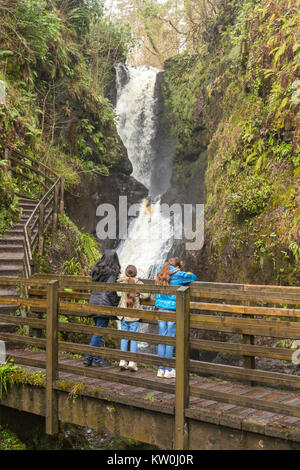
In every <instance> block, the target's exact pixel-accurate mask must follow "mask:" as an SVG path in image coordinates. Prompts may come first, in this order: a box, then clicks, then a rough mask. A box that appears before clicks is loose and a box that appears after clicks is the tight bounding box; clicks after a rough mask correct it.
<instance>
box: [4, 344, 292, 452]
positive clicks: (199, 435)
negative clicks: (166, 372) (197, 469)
mask: <svg viewBox="0 0 300 470" xmlns="http://www.w3.org/2000/svg"><path fill="white" fill-rule="evenodd" d="M8 354H9V355H10V356H11V357H13V358H14V359H15V362H16V363H18V358H19V359H20V360H21V362H24V361H25V362H26V359H27V360H28V362H30V361H35V362H37V363H38V362H39V361H40V363H41V368H39V367H32V366H31V367H30V366H23V369H24V370H26V371H28V372H30V373H31V372H34V373H36V372H41V371H43V372H44V370H45V369H44V368H45V362H46V355H45V353H41V352H32V351H28V350H21V349H17V350H10V351H8ZM59 363H60V365H61V366H62V367H64V368H65V370H68V367H69V368H72V367H74V366H76V367H78V368H80V369H81V372H82V375H77V374H72V373H68V372H60V373H59V381H58V386H57V390H60V391H61V392H64V393H66V390H65V388H66V384H68V387H69V391H68V393H70V390H71V389H72V386H71V384H78V383H83V384H84V385H85V387H84V388H81V390H80V393H79V395H78V397H76V399H75V400H74V404H73V405H74V407H75V405H76V401H77V400H78V401H80V400H81V399H82V398H83V397H93V398H95V397H97V398H98V399H99V400H104V401H105V402H107V404H108V405H107V406H106V408H110V409H112V408H111V407H112V406H113V407H115V406H116V405H117V404H119V405H125V406H126V407H130V409H132V408H136V409H137V410H148V411H150V412H153V413H157V412H159V414H161V415H171V416H173V415H174V411H175V394H174V391H175V379H168V380H166V379H159V378H157V377H156V373H155V371H154V370H150V369H146V368H141V369H139V371H138V372H137V373H134V376H135V377H136V378H138V379H141V380H143V381H147V382H151V384H152V387H153V389H152V390H151V389H150V390H149V388H143V387H136V386H132V385H126V384H125V383H118V380H119V379H120V378H121V379H122V380H126V378H128V379H129V380H130V379H131V378H132V375H133V373H132V372H129V371H120V370H119V368H118V367H103V368H101V369H102V373H105V372H107V373H110V374H111V376H115V379H116V380H115V381H106V380H100V379H97V378H91V377H86V376H85V375H84V374H85V373H86V372H87V369H86V368H84V367H82V360H79V359H74V358H72V357H68V356H66V355H60V356H59ZM88 372H89V373H90V374H92V373H94V374H95V375H97V373H98V372H99V368H98V367H93V368H89V370H88ZM158 383H159V384H162V385H165V386H166V388H169V389H170V392H161V391H157V390H155V389H156V388H157V387H158ZM59 384H61V385H59ZM190 385H191V387H195V388H197V389H198V390H199V391H201V392H202V393H203V394H204V395H205V393H206V391H207V390H210V391H213V392H216V393H218V392H226V393H228V394H235V395H237V394H238V395H239V396H240V397H242V398H243V399H245V400H246V399H247V400H251V399H253V398H255V399H259V400H262V401H264V402H265V404H266V407H267V406H268V403H269V405H272V404H275V403H280V404H281V405H284V404H286V405H294V406H299V405H300V396H299V394H297V393H291V392H287V391H280V390H274V389H271V388H267V387H260V386H256V387H251V386H247V385H243V384H237V383H235V384H234V383H232V382H229V381H226V380H222V379H216V378H214V379H212V378H208V377H200V376H197V377H196V376H195V375H191V376H190ZM172 389H173V392H172ZM70 396H71V395H70ZM70 396H69V405H70V406H71V407H72V399H70ZM77 404H78V402H77ZM31 406H32V405H31ZM65 411H66V410H65ZM70 414H72V413H70ZM75 414H76V413H75ZM109 414H110V415H112V416H111V417H110V421H111V427H110V430H111V431H112V432H115V430H116V428H117V429H119V431H120V425H119V424H118V423H116V422H115V416H114V415H115V413H114V412H113V411H111V412H110V413H109ZM186 416H187V417H188V418H191V420H192V421H193V426H194V428H195V429H196V428H197V425H195V422H198V423H197V424H198V427H199V429H200V428H202V432H199V430H198V431H197V432H195V436H193V435H192V436H190V439H191V445H190V449H193V448H194V449H199V448H205V449H210V448H211V449H222V448H223V449H224V448H237V447H239V446H240V448H244V446H245V437H246V435H245V432H247V433H248V441H249V440H250V441H252V443H253V442H254V441H255V438H254V436H255V435H256V437H257V435H258V437H257V439H256V447H257V448H264V446H266V447H267V448H274V449H275V448H276V446H279V448H293V447H294V448H298V447H299V448H300V418H296V417H292V416H286V415H283V414H278V413H272V412H269V411H261V410H260V411H259V410H256V409H254V408H250V407H247V406H237V405H232V404H228V403H224V402H219V401H215V400H207V399H205V398H197V397H191V398H190V404H189V407H188V408H187V410H186ZM119 417H120V416H119ZM69 420H70V421H71V420H72V418H71V417H70V418H69ZM140 420H141V422H142V423H143V419H142V412H141V413H140ZM71 422H72V421H71ZM199 423H200V424H199ZM78 424H82V423H78ZM165 424H166V423H165ZM209 424H212V425H215V426H218V427H220V426H222V427H223V428H224V429H227V431H228V432H227V438H226V437H225V434H224V436H222V438H221V439H219V441H217V440H216V439H214V438H213V437H212V434H213V429H214V426H213V427H212V428H210V427H209ZM94 427H95V426H94ZM157 428H158V430H159V429H160V430H161V432H162V428H161V426H160V425H157ZM230 429H231V433H232V432H234V431H237V430H238V431H244V437H242V435H241V434H236V433H235V434H230ZM209 431H210V432H209ZM125 432H126V427H125ZM140 432H141V429H140V427H139V426H137V427H136V432H133V430H132V429H127V435H125V437H134V438H135V439H136V438H137V434H139V433H140ZM152 432H153V429H149V432H148V433H147V434H146V435H145V431H144V436H143V435H142V434H141V435H142V437H144V440H145V442H147V443H149V444H159V445H160V446H162V445H163V444H164V442H165V444H166V445H167V448H169V447H168V446H169V441H170V439H169V437H170V435H168V432H166V430H165V431H164V435H163V436H161V438H160V442H159V443H158V442H156V439H155V432H154V435H153V434H152ZM215 432H217V429H215ZM123 433H124V430H123ZM205 433H208V435H207V438H206V439H205V440H203V436H204V435H205ZM230 436H231V437H230ZM249 436H251V437H252V439H249ZM271 438H279V439H280V441H278V440H277V439H275V440H274V441H273V442H272V443H271ZM231 441H232V442H231ZM291 441H292V442H293V444H292V443H291ZM297 443H299V446H298V445H297Z"/></svg>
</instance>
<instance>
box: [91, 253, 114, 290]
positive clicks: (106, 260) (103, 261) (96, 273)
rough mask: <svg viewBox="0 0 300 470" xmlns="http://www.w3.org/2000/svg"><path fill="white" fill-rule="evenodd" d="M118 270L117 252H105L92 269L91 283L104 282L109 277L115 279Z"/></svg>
mask: <svg viewBox="0 0 300 470" xmlns="http://www.w3.org/2000/svg"><path fill="white" fill-rule="evenodd" d="M120 270H121V266H120V262H119V257H118V255H117V252H116V251H115V250H105V251H104V253H103V255H102V258H100V259H99V261H97V263H96V264H95V266H93V268H92V273H91V274H92V281H93V282H106V281H107V279H108V278H109V277H110V276H111V275H114V276H115V277H116V278H117V277H118V275H119V274H120Z"/></svg>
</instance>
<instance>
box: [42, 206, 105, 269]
mask: <svg viewBox="0 0 300 470" xmlns="http://www.w3.org/2000/svg"><path fill="white" fill-rule="evenodd" d="M35 256H36V259H37V260H38V263H39V266H40V268H41V269H42V271H43V272H48V273H50V272H54V273H56V274H69V275H79V274H81V275H88V274H89V273H90V269H91V267H92V266H93V265H94V264H95V263H96V261H98V259H99V258H100V256H101V254H100V251H99V247H98V244H97V241H96V239H95V238H94V237H93V236H92V235H89V234H86V233H83V232H81V231H80V230H79V229H78V227H77V226H76V225H75V224H74V223H73V222H72V221H71V220H70V219H69V217H67V216H66V215H64V216H63V217H62V216H59V227H58V230H57V233H56V236H55V241H54V242H52V240H51V239H50V237H47V238H46V244H45V254H44V256H43V257H41V256H40V255H39V254H38V253H37V254H36V255H35Z"/></svg>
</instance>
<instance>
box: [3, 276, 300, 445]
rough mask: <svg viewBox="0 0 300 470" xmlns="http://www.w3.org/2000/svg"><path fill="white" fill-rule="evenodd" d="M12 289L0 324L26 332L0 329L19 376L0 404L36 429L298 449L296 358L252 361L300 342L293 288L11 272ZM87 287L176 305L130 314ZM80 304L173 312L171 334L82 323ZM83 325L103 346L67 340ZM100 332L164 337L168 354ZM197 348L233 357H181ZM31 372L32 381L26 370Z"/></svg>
mask: <svg viewBox="0 0 300 470" xmlns="http://www.w3.org/2000/svg"><path fill="white" fill-rule="evenodd" d="M11 286H14V287H16V280H15V279H11V278H7V277H2V278H0V287H6V288H10V287H11ZM17 288H18V291H19V295H18V296H9V295H5V296H3V295H2V297H0V321H1V322H5V323H11V324H14V325H17V326H19V327H20V326H25V327H26V329H27V333H26V334H25V335H24V328H23V329H19V332H15V333H7V332H1V333H0V340H2V341H5V342H6V344H7V345H10V346H9V348H8V351H7V355H8V356H9V357H10V358H11V359H13V360H14V363H15V364H19V365H20V366H22V369H23V371H24V373H28V374H29V375H28V377H29V378H30V377H31V379H30V380H29V379H28V380H27V381H26V380H24V381H23V383H22V384H20V383H16V384H15V385H11V387H10V388H9V390H8V393H6V394H5V393H3V394H2V399H1V401H0V403H1V405H2V406H5V407H11V408H16V409H18V410H22V411H26V412H30V413H34V414H37V415H41V416H45V421H46V432H47V433H49V434H55V433H56V432H57V431H58V426H59V421H61V422H68V423H74V424H78V425H81V426H88V427H90V428H93V429H96V430H103V429H106V430H107V431H109V432H111V433H112V434H119V435H122V436H124V437H129V438H133V439H136V440H139V441H142V442H146V443H149V444H152V445H155V446H158V447H160V448H165V449H299V448H300V396H299V389H300V377H299V375H297V372H298V374H299V366H298V369H297V366H296V365H295V366H294V369H291V373H283V372H273V371H271V370H267V369H266V367H264V368H262V367H261V368H260V369H259V368H256V363H255V361H256V360H257V361H259V360H261V358H264V360H265V362H264V363H265V364H266V365H267V364H268V360H270V359H272V360H277V361H278V362H280V361H281V363H283V364H287V365H290V364H292V362H291V361H292V358H294V359H295V358H296V359H297V358H298V359H299V355H298V351H297V350H296V349H295V348H294V349H289V348H284V347H279V346H278V344H276V342H277V343H278V341H279V340H280V339H284V340H287V339H289V340H300V327H299V317H300V309H299V308H298V309H297V306H298V307H299V305H300V288H298V287H284V286H256V285H243V284H218V283H205V282H197V283H193V284H191V285H190V286H188V287H168V286H166V287H165V286H156V285H154V284H153V283H147V284H144V285H132V284H130V285H125V284H106V283H103V284H102V283H92V282H91V281H89V279H88V278H86V277H74V276H58V277H54V276H48V275H36V276H33V277H31V278H30V279H19V280H18V281H17ZM92 289H98V290H99V289H103V290H118V291H129V290H130V291H135V292H149V293H151V294H153V296H154V295H155V294H157V293H165V294H175V295H176V297H177V310H176V314H175V313H174V314H172V313H170V312H160V311H156V310H153V309H151V306H153V303H154V301H153V300H151V301H144V302H143V303H144V304H148V307H147V308H146V309H144V306H143V308H141V309H139V310H138V311H137V310H136V309H121V308H117V307H104V306H94V305H88V304H87V301H88V299H89V292H90V291H91V290H92ZM25 293H27V296H25V295H24V294H25ZM153 296H152V297H153ZM1 305H5V306H6V308H7V305H11V309H12V310H11V312H10V314H8V313H7V310H5V312H6V313H2V310H1ZM149 306H150V307H149ZM91 313H94V314H100V313H101V315H122V316H123V315H126V316H128V317H130V316H132V317H137V316H138V317H140V318H141V321H142V322H146V323H156V322H157V320H159V319H162V320H168V321H174V320H175V319H176V323H177V334H176V338H172V337H164V338H163V341H162V337H161V336H159V335H157V334H152V333H134V332H125V331H124V332H123V331H120V330H118V329H116V328H98V327H95V326H91V324H90V321H88V319H87V316H88V315H89V314H91ZM79 319H80V321H79ZM92 334H101V335H102V336H103V337H104V341H105V346H103V347H101V348H100V349H99V348H94V347H90V346H87V345H86V344H80V343H79V342H78V340H79V339H80V338H82V335H92ZM209 334H210V335H212V334H213V337H211V339H207V338H209ZM205 335H206V336H205ZM234 335H235V336H234ZM85 338H86V337H85ZM110 338H113V339H114V340H118V339H120V338H126V339H131V340H138V341H139V342H147V343H150V344H154V345H157V344H161V343H162V342H163V343H164V344H168V345H174V346H175V347H176V358H174V359H164V360H162V359H161V358H158V356H157V355H155V354H146V353H142V352H138V353H136V354H134V353H130V352H127V353H123V352H121V351H120V350H119V349H116V348H112V347H110V346H111V343H109V341H111V340H110ZM200 338H201V339H200ZM233 338H235V339H236V338H238V339H240V341H239V342H238V343H237V342H234V341H233ZM81 340H82V339H81ZM85 341H86V342H88V338H86V339H85ZM197 350H198V351H207V352H208V351H212V352H213V351H214V352H218V353H223V354H226V355H227V357H231V356H233V357H237V356H239V357H240V358H241V364H239V365H238V366H237V365H227V364H224V363H222V362H221V360H220V361H218V363H215V362H204V361H201V360H196V359H192V358H191V354H190V352H191V351H193V352H194V351H197ZM82 354H92V355H100V356H101V357H103V358H105V359H107V360H109V361H111V365H110V366H107V367H83V365H82V359H81V358H80V356H79V358H78V355H82ZM192 357H195V354H193V356H192ZM121 358H122V359H125V360H134V361H135V362H137V363H138V364H139V371H138V372H129V371H120V370H119V368H118V361H119V360H120V359H121ZM114 361H117V362H114ZM298 362H299V361H298ZM158 365H165V366H170V367H174V368H176V379H165V378H158V377H157V376H156V372H157V370H156V369H157V366H158ZM41 371H43V373H44V372H45V376H44V375H41ZM35 372H39V375H38V377H39V378H40V380H37V381H34V380H33V379H32V377H33V376H32V373H35Z"/></svg>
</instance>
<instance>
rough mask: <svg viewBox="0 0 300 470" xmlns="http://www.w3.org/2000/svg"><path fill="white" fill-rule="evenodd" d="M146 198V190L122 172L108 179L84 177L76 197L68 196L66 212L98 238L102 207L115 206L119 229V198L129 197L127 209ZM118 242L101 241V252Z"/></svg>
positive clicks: (113, 174)
mask: <svg viewBox="0 0 300 470" xmlns="http://www.w3.org/2000/svg"><path fill="white" fill-rule="evenodd" d="M146 195H147V189H146V188H145V187H144V186H143V185H142V184H141V183H138V182H137V181H136V180H135V179H134V178H132V177H131V176H128V175H126V174H124V173H121V172H114V173H112V174H111V175H109V176H96V175H95V176H89V175H84V176H82V177H81V182H80V184H79V185H78V186H77V187H76V190H75V192H74V193H72V194H70V193H67V194H66V211H67V214H68V215H69V217H70V218H71V219H72V220H73V221H74V222H75V223H76V225H77V226H78V227H80V228H82V229H83V230H84V231H86V232H88V233H92V234H94V235H96V226H97V223H98V221H99V220H100V217H97V216H96V210H97V207H98V206H99V205H100V204H106V203H109V204H112V205H113V206H114V207H115V209H116V214H117V227H118V223H119V220H118V213H119V196H127V202H128V206H130V205H131V204H133V203H135V202H137V201H140V200H141V199H143V198H144V197H145V196H146ZM118 243H119V240H118V239H116V240H108V239H107V240H103V241H101V247H102V249H108V248H116V247H117V245H118Z"/></svg>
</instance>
